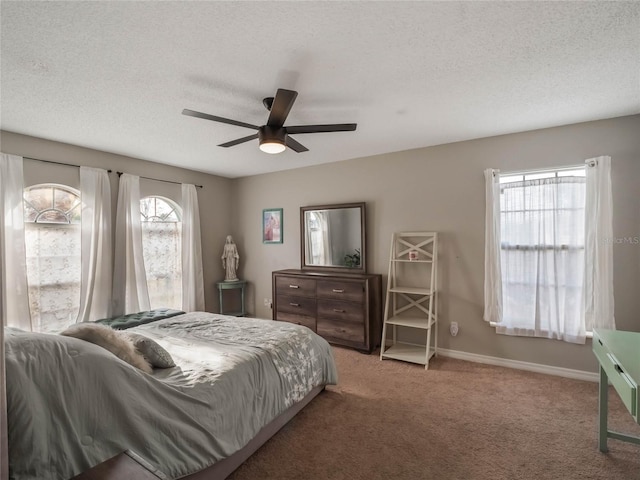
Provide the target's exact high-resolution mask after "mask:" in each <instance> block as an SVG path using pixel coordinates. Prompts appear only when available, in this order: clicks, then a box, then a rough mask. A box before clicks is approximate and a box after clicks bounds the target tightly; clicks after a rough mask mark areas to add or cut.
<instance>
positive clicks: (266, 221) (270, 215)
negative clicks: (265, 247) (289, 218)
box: [262, 208, 282, 243]
mask: <svg viewBox="0 0 640 480" xmlns="http://www.w3.org/2000/svg"><path fill="white" fill-rule="evenodd" d="M262 243H282V209H281V208H265V209H264V210H262Z"/></svg>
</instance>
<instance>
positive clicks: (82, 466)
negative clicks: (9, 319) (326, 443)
mask: <svg viewBox="0 0 640 480" xmlns="http://www.w3.org/2000/svg"><path fill="white" fill-rule="evenodd" d="M132 330H133V331H136V332H138V333H141V334H143V335H145V336H147V337H150V338H153V339H154V340H156V341H157V342H158V343H159V344H160V345H162V346H163V347H164V348H165V349H167V350H168V351H169V352H170V353H171V355H172V357H173V359H174V360H175V362H176V364H177V366H176V367H174V368H170V369H166V370H155V371H154V373H153V375H148V374H145V373H143V372H141V371H139V370H137V369H135V368H134V367H132V366H130V365H128V364H127V363H124V362H123V361H121V360H120V359H118V358H116V357H115V356H114V355H112V354H111V353H110V352H108V351H106V350H104V349H102V348H101V347H98V346H96V345H93V344H90V343H86V342H84V341H82V340H78V339H75V338H70V337H62V336H59V335H51V334H38V333H27V332H23V331H20V330H15V329H9V328H8V329H6V330H5V342H6V362H7V364H6V368H7V401H8V416H9V417H8V419H9V455H10V462H9V463H10V473H11V478H12V479H15V480H22V479H39V480H42V479H68V478H70V477H72V476H74V475H76V474H78V473H80V472H82V471H84V470H86V469H88V468H90V467H91V466H93V465H96V464H98V463H101V462H102V461H104V460H106V459H108V458H110V457H112V456H114V455H116V454H118V453H119V452H121V451H123V450H132V451H134V452H135V453H137V454H138V455H140V456H141V457H142V458H143V459H144V460H146V461H147V462H149V463H150V464H151V465H152V466H154V467H156V468H158V469H159V470H160V471H162V472H164V473H165V474H166V475H167V476H168V477H169V478H179V477H181V476H184V475H187V474H189V473H193V472H196V471H198V470H201V469H203V468H205V467H207V466H209V465H211V464H213V463H215V462H216V461H218V460H220V459H222V458H225V457H228V456H229V455H231V454H233V453H234V452H235V451H237V450H239V449H240V448H242V447H243V446H244V445H245V444H246V443H247V442H249V440H251V438H253V436H255V435H256V433H257V432H258V431H259V430H260V429H261V428H262V427H263V426H265V425H266V424H267V423H269V421H271V420H272V419H273V418H275V417H276V416H277V415H279V414H280V413H282V412H283V411H284V410H286V409H287V408H288V407H289V406H291V405H292V404H293V403H295V402H297V401H298V400H300V399H302V398H303V397H304V396H305V395H306V394H307V393H308V392H309V391H310V390H311V389H312V388H313V387H315V386H318V385H325V384H335V383H336V381H337V375H336V370H335V364H334V362H333V356H332V353H331V348H330V347H329V345H328V344H327V342H326V341H325V340H324V339H322V338H321V337H319V336H317V335H316V334H314V333H313V332H311V331H310V330H309V329H307V328H305V327H300V326H297V325H292V324H288V323H281V322H271V321H265V320H254V319H244V318H236V317H226V316H221V315H215V314H209V313H202V312H197V313H189V314H185V315H180V316H177V317H173V318H169V319H166V320H160V321H158V322H154V323H151V324H147V325H144V326H140V327H136V328H134V329H132Z"/></svg>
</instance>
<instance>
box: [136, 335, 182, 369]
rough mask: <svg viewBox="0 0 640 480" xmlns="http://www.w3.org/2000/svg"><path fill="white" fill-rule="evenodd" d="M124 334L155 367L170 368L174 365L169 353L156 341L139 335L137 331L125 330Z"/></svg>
mask: <svg viewBox="0 0 640 480" xmlns="http://www.w3.org/2000/svg"><path fill="white" fill-rule="evenodd" d="M126 335H127V336H128V337H129V338H130V339H131V341H132V342H133V346H134V347H136V349H137V350H138V351H139V352H140V353H141V354H142V355H144V358H146V359H147V361H148V362H149V363H150V364H151V365H152V366H153V367H157V368H171V367H175V366H176V362H174V361H173V358H172V357H171V354H170V353H169V352H167V351H166V350H165V349H164V348H162V347H161V346H160V345H159V344H158V343H157V342H155V341H154V340H152V339H150V338H149V337H145V336H144V335H140V334H139V333H133V332H126Z"/></svg>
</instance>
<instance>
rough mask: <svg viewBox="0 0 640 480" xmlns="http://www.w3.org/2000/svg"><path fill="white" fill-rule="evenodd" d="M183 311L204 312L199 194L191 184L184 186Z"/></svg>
mask: <svg viewBox="0 0 640 480" xmlns="http://www.w3.org/2000/svg"><path fill="white" fill-rule="evenodd" d="M182 310H184V311H185V312H194V311H204V280H203V273H202V245H201V240H200V210H199V208H198V192H197V191H196V187H195V186H194V185H189V184H182Z"/></svg>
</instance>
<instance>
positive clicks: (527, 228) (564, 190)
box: [484, 157, 615, 343]
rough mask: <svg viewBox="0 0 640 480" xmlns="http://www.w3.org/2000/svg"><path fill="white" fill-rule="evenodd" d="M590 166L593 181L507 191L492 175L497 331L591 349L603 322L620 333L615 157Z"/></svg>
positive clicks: (491, 256)
mask: <svg viewBox="0 0 640 480" xmlns="http://www.w3.org/2000/svg"><path fill="white" fill-rule="evenodd" d="M587 164H588V165H590V166H589V167H587V171H586V179H585V178H579V177H564V176H556V177H552V178H539V179H536V180H527V181H519V182H511V183H508V184H502V185H500V183H499V175H498V173H499V172H498V171H495V170H492V169H489V170H487V171H485V184H486V202H487V204H486V228H485V241H486V244H485V311H484V319H485V320H486V321H489V322H492V325H494V326H495V327H496V332H497V333H503V334H509V335H526V336H538V337H546V338H556V339H561V340H564V341H567V342H572V343H584V341H585V337H586V332H587V330H591V328H592V326H593V319H594V318H595V317H597V318H598V319H599V321H600V322H601V323H600V326H606V328H615V322H614V319H613V281H612V269H611V253H612V252H611V243H612V242H607V241H606V240H607V238H609V239H610V238H612V237H611V235H612V234H611V193H610V192H611V187H610V177H609V170H610V163H609V157H600V158H598V159H592V160H589V161H587ZM500 192H502V193H500ZM585 209H586V214H585ZM590 239H591V240H590ZM587 312H593V313H587ZM596 312H597V313H596Z"/></svg>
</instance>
